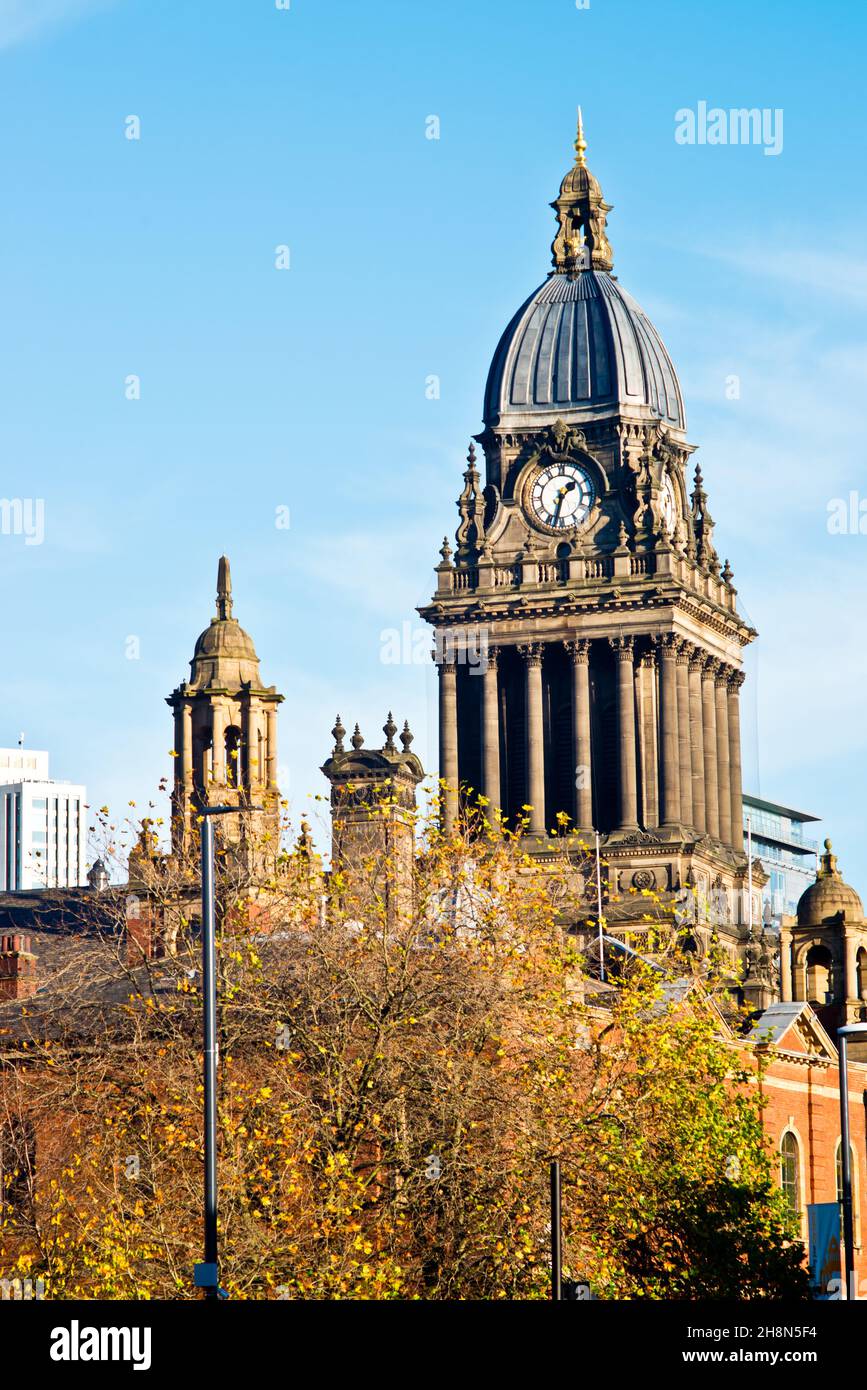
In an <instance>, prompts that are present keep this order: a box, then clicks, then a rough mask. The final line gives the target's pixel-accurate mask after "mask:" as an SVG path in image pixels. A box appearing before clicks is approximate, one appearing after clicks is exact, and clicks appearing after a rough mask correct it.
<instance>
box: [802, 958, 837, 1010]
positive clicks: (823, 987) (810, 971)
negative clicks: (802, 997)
mask: <svg viewBox="0 0 867 1390" xmlns="http://www.w3.org/2000/svg"><path fill="white" fill-rule="evenodd" d="M833 998H834V993H833V972H832V961H831V952H830V951H829V950H828V947H827V946H811V947H810V949H809V951H808V952H807V999H808V1001H809V1003H811V1004H820V1005H821V1004H830V1003H832V1001H833Z"/></svg>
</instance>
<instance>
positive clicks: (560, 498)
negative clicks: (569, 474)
mask: <svg viewBox="0 0 867 1390" xmlns="http://www.w3.org/2000/svg"><path fill="white" fill-rule="evenodd" d="M575 486H576V483H575V479H574V478H571V479H570V480H569V482H568V483H564V485H563V487H561V488H560V489H559V491H558V493H557V505H556V507H555V508H554V517H553V520H552V522H551V525H552V526H556V525H557V522H558V521H559V519H560V512H561V511H562V508H563V501H564V499H565V497H566V493H567V492H572V491H573V489H574V488H575Z"/></svg>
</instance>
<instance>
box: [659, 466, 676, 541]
mask: <svg viewBox="0 0 867 1390" xmlns="http://www.w3.org/2000/svg"><path fill="white" fill-rule="evenodd" d="M662 519H663V521H664V522H665V529H666V531H667V532H668V534H669V535H670V536H673V535H674V532H675V528H676V526H677V493H676V492H675V490H674V483H673V482H672V481H671V476H670V474H668V473H666V475H665V481H664V482H663V484H662Z"/></svg>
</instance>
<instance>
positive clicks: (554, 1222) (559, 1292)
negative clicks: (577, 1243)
mask: <svg viewBox="0 0 867 1390" xmlns="http://www.w3.org/2000/svg"><path fill="white" fill-rule="evenodd" d="M551 1297H552V1298H553V1299H554V1300H555V1301H558V1302H559V1301H560V1300H561V1299H562V1297H563V1223H562V1214H561V1203H560V1164H559V1161H558V1160H557V1159H556V1158H552V1160H551Z"/></svg>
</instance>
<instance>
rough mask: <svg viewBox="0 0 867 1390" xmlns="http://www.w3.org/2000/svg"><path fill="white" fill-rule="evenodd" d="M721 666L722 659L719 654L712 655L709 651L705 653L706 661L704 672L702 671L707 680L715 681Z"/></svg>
mask: <svg viewBox="0 0 867 1390" xmlns="http://www.w3.org/2000/svg"><path fill="white" fill-rule="evenodd" d="M719 667H720V659H719V657H718V656H711V655H710V652H707V653H706V654H705V658H704V661H703V663H702V672H701V673H702V677H703V679H704V680H706V681H715V680H716V676H717V671H718V670H719Z"/></svg>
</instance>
